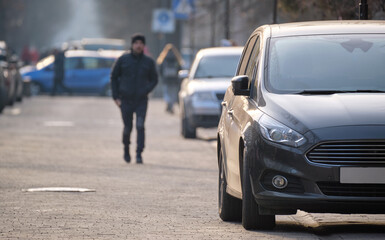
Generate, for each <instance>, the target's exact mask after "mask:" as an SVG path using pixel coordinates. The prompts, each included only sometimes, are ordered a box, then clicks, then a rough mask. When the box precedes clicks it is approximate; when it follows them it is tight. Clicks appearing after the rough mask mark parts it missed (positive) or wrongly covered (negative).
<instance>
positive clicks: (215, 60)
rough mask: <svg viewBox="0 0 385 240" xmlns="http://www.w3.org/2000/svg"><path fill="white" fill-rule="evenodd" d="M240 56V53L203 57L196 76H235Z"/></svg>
mask: <svg viewBox="0 0 385 240" xmlns="http://www.w3.org/2000/svg"><path fill="white" fill-rule="evenodd" d="M239 58H240V54H239V55H222V56H205V57H202V58H201V60H200V62H199V64H198V68H197V70H196V72H195V76H194V78H222V77H233V76H234V74H235V71H236V68H237V66H238V61H239Z"/></svg>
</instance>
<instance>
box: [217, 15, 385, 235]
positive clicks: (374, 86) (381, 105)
mask: <svg viewBox="0 0 385 240" xmlns="http://www.w3.org/2000/svg"><path fill="white" fill-rule="evenodd" d="M384 66H385V22H384V21H325V22H304V23H289V24H279V25H264V26H261V27H259V28H257V29H256V30H255V31H254V32H253V33H252V35H251V36H250V38H249V40H248V42H247V43H246V46H245V50H244V52H243V55H242V57H241V61H240V63H239V66H238V70H237V74H236V75H237V76H236V77H234V78H233V79H232V86H231V87H229V88H228V89H227V92H226V94H225V97H224V101H223V102H222V106H223V110H222V116H221V119H220V122H219V126H218V165H219V190H218V194H219V215H220V217H221V218H222V219H223V220H224V221H230V220H238V219H242V225H243V226H244V228H246V229H269V228H273V227H274V225H275V215H277V214H295V213H296V211H297V210H298V209H301V210H304V211H308V212H320V213H324V212H328V213H385V67H384Z"/></svg>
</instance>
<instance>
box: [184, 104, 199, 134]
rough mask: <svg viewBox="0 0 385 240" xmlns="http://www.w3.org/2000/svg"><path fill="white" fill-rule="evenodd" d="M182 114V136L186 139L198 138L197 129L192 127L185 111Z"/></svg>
mask: <svg viewBox="0 0 385 240" xmlns="http://www.w3.org/2000/svg"><path fill="white" fill-rule="evenodd" d="M182 114H183V115H182V116H183V117H182V136H183V137H184V138H196V128H194V127H191V125H190V123H189V120H188V118H187V116H186V112H185V111H184V110H183V112H182Z"/></svg>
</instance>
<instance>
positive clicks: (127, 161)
mask: <svg viewBox="0 0 385 240" xmlns="http://www.w3.org/2000/svg"><path fill="white" fill-rule="evenodd" d="M124 161H126V163H129V162H131V157H130V151H129V150H128V148H127V147H125V148H124Z"/></svg>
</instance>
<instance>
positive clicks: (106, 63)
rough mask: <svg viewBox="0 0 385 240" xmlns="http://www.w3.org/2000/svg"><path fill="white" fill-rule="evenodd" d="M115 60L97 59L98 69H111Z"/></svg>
mask: <svg viewBox="0 0 385 240" xmlns="http://www.w3.org/2000/svg"><path fill="white" fill-rule="evenodd" d="M114 61H115V59H113V58H99V59H98V68H111V67H112V64H114Z"/></svg>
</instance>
